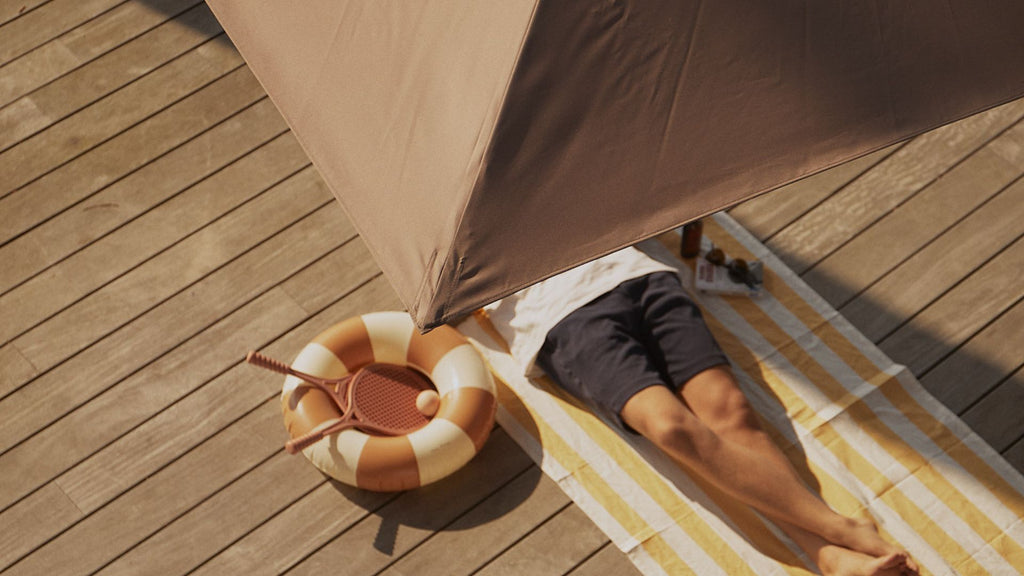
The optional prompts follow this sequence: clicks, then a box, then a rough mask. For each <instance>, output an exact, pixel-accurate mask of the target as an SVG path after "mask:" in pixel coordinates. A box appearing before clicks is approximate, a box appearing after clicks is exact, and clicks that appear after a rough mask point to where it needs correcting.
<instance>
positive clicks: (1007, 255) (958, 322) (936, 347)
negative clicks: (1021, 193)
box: [879, 238, 1024, 374]
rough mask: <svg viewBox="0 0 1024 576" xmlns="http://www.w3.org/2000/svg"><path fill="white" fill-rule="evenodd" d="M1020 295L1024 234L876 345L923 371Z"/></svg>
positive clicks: (1023, 285) (1023, 286)
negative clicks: (1023, 236) (967, 312)
mask: <svg viewBox="0 0 1024 576" xmlns="http://www.w3.org/2000/svg"><path fill="white" fill-rule="evenodd" d="M1022 297H1024V238H1020V239H1018V240H1016V241H1015V242H1013V243H1012V244H1010V245H1009V246H1007V247H1006V248H1005V249H1004V250H1002V251H1001V252H1000V253H999V254H997V255H996V256H995V257H994V258H993V259H992V260H990V261H988V262H987V263H985V265H984V266H982V267H980V268H978V270H977V271H975V272H974V273H973V274H971V276H970V277H968V278H967V279H965V280H964V281H963V282H961V283H960V284H957V285H956V286H955V287H954V288H952V289H951V290H950V291H948V292H946V293H945V294H943V295H942V297H940V298H939V299H938V300H936V301H935V302H933V303H931V304H930V305H929V306H928V307H927V308H925V309H924V310H922V311H921V312H920V313H919V314H917V315H916V316H914V317H913V318H912V319H910V320H909V321H907V322H906V323H905V324H903V325H902V326H900V327H899V328H898V329H897V330H896V331H895V332H893V333H892V334H891V335H890V336H888V337H886V338H885V339H884V340H882V341H881V342H880V343H879V348H881V349H882V351H883V352H885V353H886V354H888V355H889V357H890V358H892V359H893V360H895V361H896V362H898V363H901V364H904V365H906V366H907V367H908V368H910V370H911V371H913V372H914V374H921V373H923V372H924V371H925V370H927V369H928V368H931V367H932V366H933V365H934V364H936V363H937V362H939V361H940V360H942V358H943V357H945V356H946V355H947V354H949V353H950V352H951V351H953V350H954V349H956V348H957V347H958V346H960V345H961V344H963V343H964V342H966V341H967V340H968V339H970V338H971V337H972V336H973V335H974V334H976V333H977V332H978V331H980V330H981V329H982V328H983V327H984V326H985V325H986V324H988V323H989V322H991V321H992V320H994V319H995V318H997V317H998V316H999V315H1000V314H1002V313H1003V312H1004V311H1005V310H1008V309H1009V308H1010V307H1011V306H1013V305H1014V304H1015V303H1016V302H1018V301H1019V300H1020V299H1021V298H1022ZM965 311H969V312H970V313H969V314H965V313H964V312H965Z"/></svg>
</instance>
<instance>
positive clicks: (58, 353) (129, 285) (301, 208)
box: [14, 167, 354, 368]
mask: <svg viewBox="0 0 1024 576" xmlns="http://www.w3.org/2000/svg"><path fill="white" fill-rule="evenodd" d="M330 200H331V199H330V194H329V193H328V192H327V190H326V186H325V185H324V184H323V181H322V180H321V179H320V176H319V175H317V173H316V172H315V171H314V170H313V168H312V167H308V168H306V169H304V170H303V171H302V172H299V173H298V174H296V175H294V176H291V177H289V178H288V179H287V180H285V181H284V182H281V183H280V184H279V185H277V186H274V187H273V188H272V189H271V190H269V191H268V192H266V193H264V194H260V195H259V196H258V197H256V198H254V199H252V200H251V201H249V202H246V203H245V204H243V205H242V206H240V207H238V208H237V209H235V210H232V211H231V212H230V213H228V214H227V215H225V216H224V217H222V218H219V219H218V220H216V221H215V222H213V223H212V224H210V225H209V226H206V227H204V228H202V229H200V230H198V231H196V232H195V233H194V234H191V235H189V236H188V237H186V238H185V239H184V240H182V241H181V242H179V243H177V244H175V245H174V246H171V247H170V248H168V249H167V250H165V251H163V252H160V253H159V254H158V255H157V256H155V257H153V258H151V259H149V260H147V261H146V262H144V263H143V264H141V265H139V266H138V267H137V268H134V269H132V270H131V272H129V273H127V274H125V275H123V276H120V277H119V278H117V279H116V280H114V281H112V282H110V283H109V284H107V285H105V286H104V287H103V288H102V289H100V290H97V291H96V292H93V293H91V294H89V295H88V296H86V297H84V298H82V299H81V300H79V301H78V302H76V303H75V304H74V305H72V306H70V307H69V308H66V309H64V310H63V311H61V312H60V313H59V314H56V315H55V316H53V317H51V318H49V319H48V320H47V321H46V322H44V323H42V324H40V325H38V326H36V327H35V328H33V329H32V330H30V331H28V332H26V333H25V334H24V335H22V336H20V337H18V339H16V340H15V341H14V345H15V346H16V347H17V348H18V350H19V351H21V353H22V354H23V355H24V356H25V357H26V358H28V359H29V361H31V362H32V363H33V365H35V366H37V367H40V368H42V367H49V366H55V365H56V364H58V363H59V362H61V361H62V360H64V359H65V358H68V357H70V356H72V355H74V354H76V353H78V351H80V350H82V349H83V348H85V347H87V346H89V345H90V344H91V343H92V342H94V341H96V340H100V339H102V338H103V337H104V336H106V335H107V334H109V333H111V332H112V331H114V330H116V329H117V328H118V327H120V326H122V325H124V324H125V323H127V322H130V321H131V320H132V319H134V318H136V317H137V316H139V315H141V314H143V313H144V312H145V311H147V310H149V309H151V308H153V307H154V306H157V305H159V304H161V303H162V302H164V301H165V300H167V299H169V298H171V297H173V296H174V295H176V294H178V293H179V292H180V291H182V290H184V289H185V288H187V287H189V286H191V285H192V284H194V283H196V282H200V281H201V280H202V279H203V278H205V277H206V276H207V275H209V274H210V273H212V272H213V271H214V270H217V269H218V268H220V267H222V266H224V265H225V264H227V263H228V262H230V261H231V260H233V259H234V258H236V257H238V256H240V255H242V254H244V253H245V252H247V251H249V250H251V249H252V248H253V247H254V246H255V245H256V244H258V243H260V242H262V241H264V239H266V238H270V237H271V236H273V235H274V234H277V233H278V232H279V231H281V230H283V229H284V228H285V227H287V226H290V225H292V224H294V223H295V222H297V221H299V220H300V219H302V218H304V217H305V216H307V215H308V214H310V213H311V212H313V211H314V210H316V209H318V208H320V207H322V206H324V204H326V203H327V202H330ZM189 205H192V204H189ZM170 224H171V225H172V227H173V221H172V222H171V223H170ZM345 228H347V229H345ZM345 228H343V229H340V230H339V231H338V233H339V235H340V236H339V237H338V238H337V240H338V241H339V242H342V241H345V240H347V239H348V238H349V237H350V236H349V235H350V234H354V232H353V231H351V228H348V227H345ZM123 240H128V241H133V240H134V241H135V242H145V241H146V237H145V236H141V237H138V238H135V239H123Z"/></svg>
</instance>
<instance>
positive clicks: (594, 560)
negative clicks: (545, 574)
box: [567, 542, 640, 576]
mask: <svg viewBox="0 0 1024 576" xmlns="http://www.w3.org/2000/svg"><path fill="white" fill-rule="evenodd" d="M607 574H615V575H616V576H640V571H639V570H637V569H636V566H634V565H633V563H632V562H630V561H629V558H627V557H626V555H625V554H623V553H622V551H621V550H619V549H618V548H616V547H615V545H614V544H612V543H611V542H609V543H608V544H605V546H604V547H603V548H601V549H600V550H598V552H597V553H596V554H594V555H593V556H591V557H590V558H587V559H586V560H585V561H584V562H583V563H582V564H580V565H579V566H577V567H576V568H574V569H573V570H572V572H569V574H568V575H567V576H605V575H607Z"/></svg>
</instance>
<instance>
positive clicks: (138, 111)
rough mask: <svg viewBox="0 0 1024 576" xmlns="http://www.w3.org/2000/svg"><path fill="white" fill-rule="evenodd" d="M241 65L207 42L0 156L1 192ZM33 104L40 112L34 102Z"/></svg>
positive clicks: (227, 49) (234, 55)
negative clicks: (3, 176)
mask: <svg viewBox="0 0 1024 576" xmlns="http://www.w3.org/2000/svg"><path fill="white" fill-rule="evenodd" d="M197 35H198V33H197ZM241 64H242V59H241V56H239V55H238V53H237V52H235V50H234V48H233V47H231V46H229V45H226V44H225V43H222V42H215V41H206V42H205V43H203V44H200V45H199V46H198V47H197V48H195V49H193V50H190V51H188V52H186V53H185V54H183V55H182V56H180V57H178V58H175V59H174V60H172V61H171V62H169V63H168V64H166V65H165V66H161V67H160V68H158V69H156V70H155V71H154V72H153V73H151V74H147V75H145V76H143V77H142V78H140V79H139V80H138V81H137V82H133V83H131V84H128V85H127V86H125V87H124V88H121V89H120V90H117V91H116V92H113V93H111V94H110V95H109V96H106V97H104V98H102V99H100V100H97V101H96V102H95V103H93V104H90V105H89V106H87V107H85V108H83V109H82V110H80V111H78V112H76V113H75V114H74V115H72V116H69V117H67V118H65V119H63V120H61V121H59V122H56V123H54V124H52V125H50V126H48V127H47V128H46V129H44V130H42V131H40V132H38V133H36V134H33V135H32V136H30V137H28V138H26V139H24V140H22V141H21V142H19V143H18V144H17V145H15V146H12V147H11V148H8V149H7V150H5V151H4V152H2V153H0V173H3V174H5V176H6V177H5V178H4V182H3V187H2V188H0V194H7V193H9V192H12V191H14V190H17V189H18V188H20V187H21V186H24V185H25V184H27V183H29V182H31V181H33V180H35V179H37V178H39V177H40V176H43V175H45V174H46V173H47V172H50V171H51V170H53V169H54V168H57V167H58V166H61V165H63V164H65V163H66V162H68V161H69V160H71V159H73V158H75V157H77V156H78V155H80V154H82V153H84V152H86V151H88V150H90V149H92V148H94V147H95V146H96V145H98V144H101V143H103V142H105V141H107V140H109V139H110V138H112V137H114V136H115V135H117V134H119V133H121V132H123V131H125V130H127V129H128V128H130V127H132V126H134V125H136V124H138V123H139V122H142V121H143V120H145V119H146V118H148V117H150V116H152V115H153V114H155V113H156V112H159V111H160V110H163V109H164V108H167V107H168V106H170V105H172V104H174V103H175V102H177V101H178V100H181V99H182V98H185V97H187V96H189V95H190V94H192V93H194V92H196V91H198V90H200V89H202V88H203V87H204V86H206V85H208V84H210V83H211V82H214V81H215V80H217V79H218V78H220V77H221V76H223V75H224V74H227V73H228V72H230V71H232V70H234V69H236V68H238V67H239V66H240V65H241ZM93 81H94V82H95V80H93ZM33 103H34V104H35V105H36V107H38V108H40V109H42V107H41V106H40V105H39V102H38V100H37V99H36V98H33ZM42 111H43V113H44V114H45V113H46V112H45V110H42Z"/></svg>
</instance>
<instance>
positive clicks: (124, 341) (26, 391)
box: [0, 203, 345, 506]
mask: <svg viewBox="0 0 1024 576" xmlns="http://www.w3.org/2000/svg"><path fill="white" fill-rule="evenodd" d="M343 222H345V219H344V217H343V216H342V214H341V208H340V206H338V205H337V203H330V204H328V205H327V206H325V207H324V208H322V209H320V210H318V211H317V212H314V213H313V214H312V215H311V216H309V217H308V218H305V219H304V220H302V221H300V222H297V223H296V224H294V225H292V226H290V227H289V228H287V229H285V230H284V231H283V232H281V233H279V234H277V235H276V236H274V240H273V242H264V243H263V244H260V245H259V246H257V247H256V248H254V249H253V250H251V251H249V252H247V253H246V254H245V255H244V256H242V257H241V258H238V259H236V260H234V261H233V262H231V264H229V265H227V266H225V267H223V268H221V269H219V270H217V272H215V273H214V274H211V275H210V276H208V277H207V278H206V279H205V280H204V281H203V282H202V283H200V284H198V285H194V286H193V287H192V288H190V289H189V290H187V291H183V292H181V293H179V294H177V295H176V296H175V297H174V298H171V299H170V300H168V301H167V302H165V303H164V304H162V305H161V306H158V307H157V308H154V309H153V310H150V311H149V312H147V313H146V314H144V315H143V316H141V317H139V318H138V319H136V320H134V321H133V322H132V323H130V324H128V325H126V326H124V327H122V328H120V329H118V330H117V331H116V332H114V333H112V334H111V335H109V336H107V337H105V338H104V339H103V340H100V341H99V342H97V343H96V344H94V345H92V346H90V347H89V348H87V349H85V350H83V351H82V352H80V353H79V354H77V355H75V356H74V357H72V358H70V359H69V360H67V361H65V362H63V363H61V364H60V365H58V366H57V367H55V368H53V369H51V370H49V371H48V372H46V373H44V374H43V375H42V376H40V377H38V378H36V379H35V380H33V381H32V382H31V383H30V384H28V385H26V386H23V387H22V388H20V389H19V390H18V391H17V392H15V393H13V394H11V395H9V396H7V397H6V398H4V399H3V400H2V401H0V421H3V422H4V426H3V427H2V428H0V449H2V450H8V449H10V448H11V447H13V446H15V445H16V444H18V443H20V442H22V441H23V440H24V439H26V438H28V437H30V436H32V435H33V434H35V433H36V432H37V431H38V430H40V429H41V428H43V427H45V426H47V425H49V424H50V423H52V422H53V421H55V420H56V419H58V418H60V417H62V416H64V415H65V414H67V413H68V412H70V411H72V410H74V409H75V408H78V407H79V406H81V405H83V404H84V403H86V402H88V401H89V400H90V399H91V398H93V397H95V396H96V395H98V394H100V393H102V392H103V391H104V390H106V389H108V388H110V387H111V386H112V385H113V383H116V382H118V381H120V380H121V379H122V378H125V377H127V376H129V375H131V374H132V373H134V372H135V371H137V370H138V369H139V368H140V367H142V366H145V365H146V364H148V363H150V362H153V361H154V360H156V359H157V358H159V357H161V356H162V355H164V354H165V353H167V352H168V351H169V350H171V349H173V348H175V347H176V346H178V345H179V344H180V343H181V342H184V341H186V340H188V339H189V338H191V337H193V336H195V335H196V334H198V333H200V332H201V331H202V330H203V329H205V328H206V327H207V326H209V325H210V324H211V323H212V322H215V321H216V320H217V319H219V318H221V317H223V316H224V315H226V314H228V313H230V312H232V311H233V310H235V309H237V308H239V307H240V306H242V305H244V304H245V303H246V302H248V301H249V300H251V299H253V298H255V297H257V296H259V295H260V294H262V293H263V292H265V291H266V290H269V289H270V288H271V287H273V286H274V285H275V284H276V283H277V282H278V280H279V279H280V278H282V277H287V276H291V275H292V274H295V273H296V272H298V271H299V270H301V269H302V268H304V267H305V266H307V265H309V264H310V263H311V262H313V261H315V260H317V259H318V258H320V257H322V256H323V255H324V254H326V253H327V252H329V251H330V250H332V249H333V248H336V247H337V246H339V245H340V244H341V243H342V240H340V239H339V238H338V237H337V236H336V235H333V234H332V235H328V234H323V233H322V231H323V230H324V229H327V228H331V227H334V228H339V227H340V226H342V225H343ZM339 234H341V232H340V230H339ZM257 270H258V271H260V272H261V273H260V274H258V275H257V274H254V273H253V272H254V271H257ZM68 382H74V383H75V385H74V386H68V385H67V383H68ZM0 458H2V457H0ZM7 488H8V486H6V485H4V486H0V493H4V497H3V498H0V506H2V505H5V504H6V503H7V501H8V500H7V497H8V495H7V494H6V492H7Z"/></svg>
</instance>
